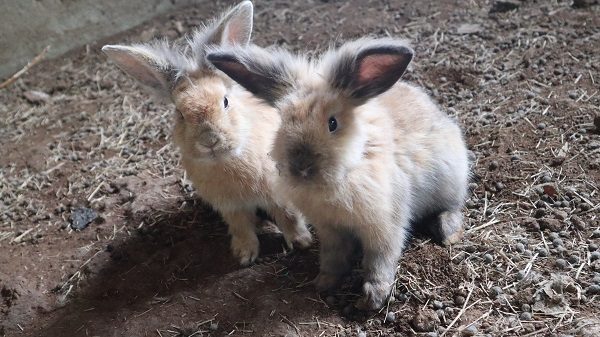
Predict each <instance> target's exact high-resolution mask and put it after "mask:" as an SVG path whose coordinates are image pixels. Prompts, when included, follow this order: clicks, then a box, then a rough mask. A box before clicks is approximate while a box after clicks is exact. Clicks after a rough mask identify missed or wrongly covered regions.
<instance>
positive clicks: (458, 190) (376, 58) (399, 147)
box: [207, 39, 469, 309]
mask: <svg viewBox="0 0 600 337" xmlns="http://www.w3.org/2000/svg"><path fill="white" fill-rule="evenodd" d="M412 53H413V52H412V50H411V49H410V48H409V47H408V46H407V45H406V43H405V42H404V41H401V40H395V39H360V40H357V41H353V42H349V43H346V44H345V45H343V46H342V47H341V48H340V49H338V50H333V49H332V50H330V51H328V52H327V53H325V54H324V55H323V56H321V57H320V58H318V59H316V60H313V61H308V60H307V58H306V57H302V56H294V55H291V54H290V53H288V52H285V51H282V50H275V51H265V50H261V48H259V47H256V46H250V47H244V48H242V47H235V48H223V49H221V50H215V51H213V52H212V53H211V54H209V55H208V56H207V58H208V60H209V61H211V62H212V63H213V64H214V65H215V66H216V67H217V68H219V69H221V70H223V71H224V72H225V73H227V74H228V75H229V76H230V77H232V78H233V79H235V80H236V81H238V83H240V84H241V85H243V86H245V87H246V88H247V89H248V90H250V91H252V92H253V93H254V94H255V95H257V96H258V97H261V98H262V99H264V100H265V101H266V102H268V103H269V104H271V105H273V106H276V107H277V109H278V111H279V112H280V114H281V116H282V119H283V122H282V124H281V127H280V129H279V131H278V132H277V136H276V138H275V143H274V148H273V157H274V158H275V161H276V162H277V165H278V167H279V169H280V175H279V176H278V180H277V182H276V191H277V193H278V194H279V195H280V196H281V198H282V199H287V200H291V201H292V203H293V204H294V205H295V206H296V207H297V208H298V209H299V210H300V211H301V212H302V213H303V214H304V215H305V216H306V217H307V219H308V220H309V221H310V223H312V224H313V225H314V226H315V228H316V229H317V234H318V236H319V238H320V242H321V256H320V273H319V276H318V277H317V279H316V285H317V287H318V289H320V290H328V289H331V288H332V287H334V286H335V285H337V284H338V282H339V281H340V278H341V277H342V276H344V275H345V274H346V273H348V272H349V270H350V268H351V262H352V261H351V257H352V254H353V252H354V250H355V248H356V246H357V245H359V246H360V248H361V249H362V253H363V260H362V265H363V268H364V272H365V276H364V285H363V292H364V294H363V297H362V298H361V299H360V300H359V301H358V302H357V304H356V305H357V307H359V308H362V309H375V308H379V307H381V306H382V305H383V304H384V302H385V299H386V298H387V296H388V295H389V293H390V290H391V287H392V285H393V282H394V276H395V271H396V267H397V261H398V259H399V257H400V255H401V253H402V250H403V249H404V247H405V245H406V241H407V237H408V236H409V231H410V229H411V225H417V224H418V223H421V225H420V226H424V227H425V229H427V230H428V231H430V232H431V234H433V235H434V236H435V238H436V239H438V240H439V241H440V242H442V243H445V244H450V243H452V242H455V241H457V240H458V239H460V237H461V234H462V215H461V208H462V206H463V203H464V199H465V195H466V190H467V189H466V185H467V181H468V175H469V174H468V159H467V150H466V146H465V143H464V141H463V137H462V133H461V130H460V128H459V127H458V125H457V124H456V123H455V122H454V121H453V120H452V119H450V118H449V117H448V116H447V115H446V114H445V113H443V112H441V111H440V110H439V109H438V107H437V106H436V104H434V103H433V102H432V101H431V99H430V98H429V97H428V96H427V95H426V94H425V93H424V92H423V91H422V90H421V89H419V88H416V87H414V86H411V85H409V84H406V83H402V82H398V83H395V84H394V82H396V81H397V80H398V78H399V77H400V76H401V75H402V73H403V72H404V70H405V69H406V67H407V66H408V63H409V62H410V60H411V59H412ZM331 118H334V119H335V121H336V123H337V124H336V125H337V129H335V130H334V131H330V129H329V128H328V125H329V123H330V121H331ZM298 167H300V169H298ZM298 172H302V174H298ZM305 172H311V174H304V173H305Z"/></svg>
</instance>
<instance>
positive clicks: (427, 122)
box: [380, 82, 469, 217]
mask: <svg viewBox="0 0 600 337" xmlns="http://www.w3.org/2000/svg"><path fill="white" fill-rule="evenodd" d="M380 100H381V104H383V105H384V106H386V107H388V112H389V113H390V114H391V118H392V119H393V123H394V140H393V142H394V157H395V162H396V165H398V168H399V169H400V171H402V172H403V173H405V174H406V176H407V177H409V179H410V185H411V190H412V195H413V197H414V198H413V202H414V204H413V212H412V213H413V214H415V216H416V217H419V216H423V215H425V214H427V213H430V212H432V211H434V210H432V209H433V208H435V207H436V206H439V207H440V208H441V209H445V208H447V207H450V206H451V207H456V205H460V204H462V202H463V201H464V196H465V193H466V188H465V186H466V183H467V180H468V175H469V174H468V157H467V149H466V146H465V142H464V139H463V135H462V131H461V129H460V127H459V126H458V125H457V123H456V122H455V121H454V120H453V119H452V118H451V117H449V116H448V115H447V114H446V113H444V112H443V111H441V110H440V109H439V108H438V106H437V105H436V104H435V103H434V102H433V101H432V99H431V98H430V97H429V96H428V95H427V94H426V93H424V92H423V91H422V90H421V89H419V88H417V87H414V86H411V85H408V84H406V83H403V82H399V83H397V84H396V85H395V86H394V87H392V88H391V89H390V90H389V91H388V92H387V93H385V94H384V95H382V96H381V97H380Z"/></svg>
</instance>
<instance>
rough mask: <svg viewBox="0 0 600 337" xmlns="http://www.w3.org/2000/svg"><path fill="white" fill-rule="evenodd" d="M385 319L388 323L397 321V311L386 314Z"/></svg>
mask: <svg viewBox="0 0 600 337" xmlns="http://www.w3.org/2000/svg"><path fill="white" fill-rule="evenodd" d="M385 321H386V322H388V323H392V322H395V321H396V313H394V312H392V311H390V312H388V313H387V315H385Z"/></svg>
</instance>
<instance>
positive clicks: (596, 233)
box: [592, 229, 600, 239]
mask: <svg viewBox="0 0 600 337" xmlns="http://www.w3.org/2000/svg"><path fill="white" fill-rule="evenodd" d="M598 238H600V229H596V230H594V231H593V232H592V239H598Z"/></svg>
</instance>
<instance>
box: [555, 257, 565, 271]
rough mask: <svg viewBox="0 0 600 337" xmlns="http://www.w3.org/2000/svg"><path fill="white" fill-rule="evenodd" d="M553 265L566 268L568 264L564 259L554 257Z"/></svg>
mask: <svg viewBox="0 0 600 337" xmlns="http://www.w3.org/2000/svg"><path fill="white" fill-rule="evenodd" d="M554 265H555V266H556V267H557V268H559V269H567V266H568V264H567V261H566V260H564V259H556V261H555V262H554Z"/></svg>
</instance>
